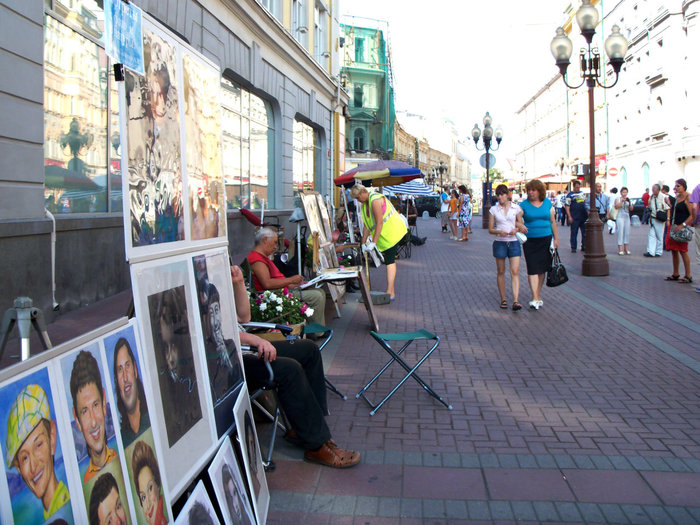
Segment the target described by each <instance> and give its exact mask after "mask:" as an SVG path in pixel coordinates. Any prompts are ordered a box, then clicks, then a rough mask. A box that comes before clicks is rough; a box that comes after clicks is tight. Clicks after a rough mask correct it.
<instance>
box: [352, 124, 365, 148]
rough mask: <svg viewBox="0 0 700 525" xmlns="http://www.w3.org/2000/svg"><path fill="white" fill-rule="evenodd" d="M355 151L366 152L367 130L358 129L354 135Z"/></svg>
mask: <svg viewBox="0 0 700 525" xmlns="http://www.w3.org/2000/svg"><path fill="white" fill-rule="evenodd" d="M352 149H354V150H355V151H365V149H366V148H365V130H364V129H362V128H357V129H356V130H355V133H354V134H353V148H352Z"/></svg>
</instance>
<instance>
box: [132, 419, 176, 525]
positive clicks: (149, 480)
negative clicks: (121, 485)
mask: <svg viewBox="0 0 700 525" xmlns="http://www.w3.org/2000/svg"><path fill="white" fill-rule="evenodd" d="M125 453H126V457H127V470H128V471H129V477H130V479H131V485H132V491H133V494H134V501H136V505H135V507H136V515H137V520H138V522H139V523H146V524H148V525H165V524H166V523H169V522H170V518H169V517H168V511H167V508H166V503H165V501H166V499H165V492H164V486H163V477H162V476H161V467H160V465H159V464H158V460H157V459H156V453H155V447H154V444H153V435H152V432H151V430H150V429H149V430H148V431H147V432H145V433H144V434H142V435H141V437H140V438H139V439H138V440H137V441H135V442H134V443H133V444H132V445H131V446H130V447H129V448H128V449H126V451H125Z"/></svg>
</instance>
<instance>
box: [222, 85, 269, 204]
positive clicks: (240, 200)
mask: <svg viewBox="0 0 700 525" xmlns="http://www.w3.org/2000/svg"><path fill="white" fill-rule="evenodd" d="M221 85H222V90H221V104H222V106H223V118H222V126H221V127H222V131H223V140H222V144H223V150H224V153H223V162H224V182H225V184H226V202H227V207H228V208H229V209H231V208H260V207H261V205H262V199H265V207H266V208H270V207H274V206H273V205H272V204H273V203H274V198H273V197H274V196H273V195H272V188H273V184H272V182H273V175H274V168H275V166H274V159H275V156H274V152H275V128H274V118H273V115H272V107H271V105H270V104H269V103H268V102H266V101H265V100H263V99H262V98H260V97H258V96H256V95H254V94H253V93H250V92H249V91H246V90H245V89H243V88H242V87H241V86H239V85H238V84H236V83H235V82H232V81H230V80H228V79H226V78H223V79H222V81H221Z"/></svg>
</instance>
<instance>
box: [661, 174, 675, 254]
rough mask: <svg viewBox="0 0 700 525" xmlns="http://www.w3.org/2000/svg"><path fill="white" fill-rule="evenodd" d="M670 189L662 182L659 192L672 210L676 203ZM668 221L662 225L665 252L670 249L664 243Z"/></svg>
mask: <svg viewBox="0 0 700 525" xmlns="http://www.w3.org/2000/svg"><path fill="white" fill-rule="evenodd" d="M670 191H671V189H670V188H669V187H668V185H667V184H664V185H663V186H661V193H662V194H663V195H664V198H665V199H666V204H668V208H669V209H670V210H673V206H674V205H675V204H676V198H675V197H674V196H673V195H671V193H670ZM670 224H671V223H670V222H667V223H666V225H665V226H664V250H666V251H667V252H668V251H670V250H669V249H668V246H667V245H666V241H665V239H666V237H667V236H668V227H669V226H670Z"/></svg>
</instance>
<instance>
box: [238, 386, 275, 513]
mask: <svg viewBox="0 0 700 525" xmlns="http://www.w3.org/2000/svg"><path fill="white" fill-rule="evenodd" d="M235 411H236V430H237V432H238V441H239V445H240V447H241V455H242V457H243V464H244V466H245V471H246V477H247V479H248V487H249V489H250V494H251V496H252V498H251V499H252V500H253V508H254V510H255V515H256V517H257V520H258V523H265V522H266V520H267V510H268V507H269V505H270V492H269V490H268V488H267V479H266V478H265V469H264V467H263V464H262V456H261V455H260V446H259V443H258V435H257V432H256V431H255V424H254V423H253V413H252V411H251V409H250V399H249V398H248V396H240V397H239V399H238V402H237V403H236V408H235Z"/></svg>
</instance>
